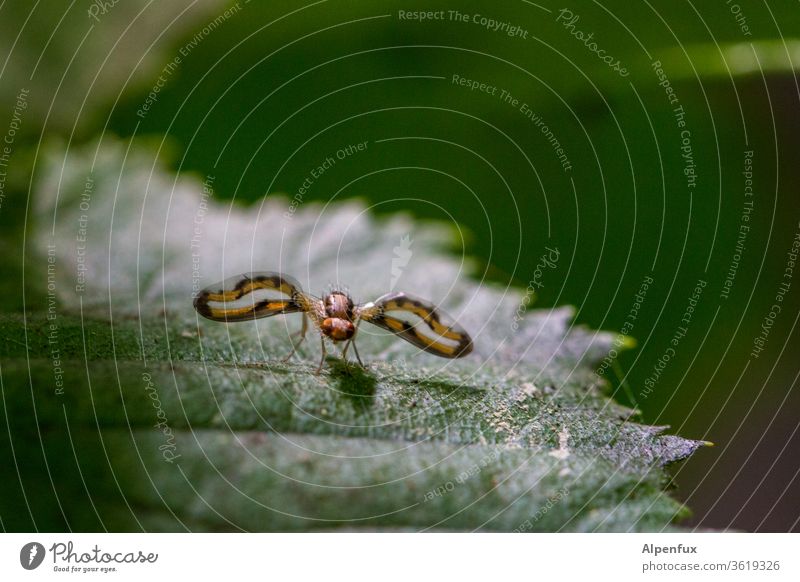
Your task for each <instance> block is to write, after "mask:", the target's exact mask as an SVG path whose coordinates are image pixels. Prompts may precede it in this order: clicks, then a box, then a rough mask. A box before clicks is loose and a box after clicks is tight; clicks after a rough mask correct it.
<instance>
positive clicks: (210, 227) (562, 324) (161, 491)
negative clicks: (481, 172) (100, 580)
mask: <svg viewBox="0 0 800 582" xmlns="http://www.w3.org/2000/svg"><path fill="white" fill-rule="evenodd" d="M96 151H98V152H99V154H98V157H97V159H96V160H95V159H94V155H95V152H96ZM63 160H64V154H63V151H60V150H59V149H58V148H57V147H53V148H51V149H50V150H49V151H48V152H46V153H45V155H44V162H43V165H42V168H43V169H42V171H41V172H40V174H39V179H38V181H37V184H38V187H37V197H38V206H37V211H36V212H37V216H36V227H35V231H34V233H33V240H34V241H35V244H36V245H37V246H38V248H39V250H40V254H41V257H42V260H41V262H40V263H39V264H38V265H35V266H32V267H31V269H32V271H31V276H39V277H41V278H43V279H44V280H46V281H47V282H48V284H47V286H46V289H47V291H46V292H45V293H44V294H43V295H42V296H41V297H39V298H38V300H35V301H32V302H31V304H30V305H29V310H30V311H29V312H28V313H26V314H24V315H23V314H14V315H4V316H0V335H2V337H3V338H4V341H3V343H2V345H1V346H0V349H2V352H0V355H1V356H2V370H0V372H1V373H2V390H3V406H4V412H5V415H6V418H8V419H9V423H10V425H11V426H10V429H11V432H10V433H9V434H13V435H15V437H14V440H13V441H11V442H9V443H8V446H9V447H10V448H13V450H12V453H13V454H14V456H15V458H17V459H26V461H25V464H24V465H23V468H22V469H21V476H20V481H21V482H24V483H26V484H27V482H28V480H27V479H28V477H26V476H25V475H26V473H27V474H30V473H31V472H35V471H37V470H39V471H43V473H44V474H46V475H49V476H50V484H51V485H52V491H54V492H55V493H51V492H49V491H43V492H40V493H41V495H39V496H37V498H36V499H35V500H34V501H30V500H29V499H28V498H24V499H23V498H22V495H21V494H20V493H19V492H16V491H15V490H14V487H13V486H12V485H8V486H6V487H7V488H8V489H9V492H8V494H7V495H3V497H4V501H3V503H4V504H5V503H15V502H18V504H19V507H18V508H17V511H16V512H13V511H8V510H6V509H3V519H4V522H5V527H6V528H10V529H15V528H17V529H19V528H23V527H25V526H26V525H28V527H30V523H31V522H34V523H35V525H36V526H37V527H40V528H41V527H43V524H44V525H45V526H47V527H49V528H51V529H62V528H64V527H69V528H71V529H73V530H80V529H99V528H103V527H105V528H107V529H109V530H138V529H145V530H149V531H180V530H184V529H191V530H239V529H244V530H258V531H270V530H309V529H332V528H358V529H363V528H367V529H376V528H380V529H403V530H406V529H408V530H421V529H430V528H433V529H458V530H500V531H513V530H520V531H595V530H603V531H607V530H610V531H620V530H621V531H627V530H647V531H650V530H662V529H665V528H670V527H672V525H671V524H672V523H673V521H674V520H675V519H676V518H677V517H680V516H683V515H685V514H686V512H687V511H686V509H685V508H684V507H683V506H681V504H680V503H678V502H677V501H676V500H674V499H673V498H671V497H670V496H669V495H668V494H667V493H666V492H665V489H666V488H667V486H668V483H669V478H668V475H667V473H666V472H665V468H664V467H665V465H666V464H668V463H671V462H674V461H678V460H680V459H683V458H685V457H687V456H688V455H690V454H691V453H692V452H693V451H694V450H695V449H696V448H698V447H699V446H701V445H702V444H703V443H701V442H698V441H690V440H686V439H683V438H680V437H677V436H669V435H664V434H662V433H663V430H664V427H651V426H644V425H641V424H637V423H635V422H632V421H631V420H630V417H631V416H632V414H633V411H631V410H629V409H626V408H624V407H622V406H620V405H618V404H616V403H615V402H614V401H613V400H611V399H609V397H608V396H607V395H605V394H604V389H605V382H604V380H603V378H602V376H601V375H600V374H598V373H597V370H596V365H597V362H598V361H599V360H600V359H601V358H602V357H603V356H604V355H605V354H606V353H607V352H608V351H609V349H611V348H612V346H615V345H616V347H617V348H618V349H619V348H620V347H621V346H623V345H624V343H625V342H624V340H625V338H618V337H615V336H614V335H612V334H609V333H605V332H595V331H592V330H588V329H585V328H583V327H579V326H575V325H573V324H572V323H571V321H572V316H573V310H572V309H571V308H566V307H565V308H558V309H553V310H530V309H528V304H529V303H530V301H531V299H532V298H531V297H530V296H528V297H526V296H524V295H523V293H521V292H520V291H518V290H516V289H504V288H499V287H496V286H493V285H489V284H482V283H480V274H479V273H474V272H473V271H472V269H474V267H472V266H470V264H469V262H468V261H462V260H460V259H458V258H457V257H456V258H454V256H453V254H452V253H450V252H448V251H447V250H446V247H448V246H450V247H452V245H453V240H454V238H455V240H456V241H457V240H458V239H457V237H454V231H453V230H452V229H449V228H447V227H445V226H442V225H441V224H437V223H419V222H417V221H414V220H412V219H411V218H409V217H406V216H394V217H392V218H389V219H382V220H377V219H375V218H374V217H372V216H371V215H370V214H369V212H368V209H366V208H365V207H364V206H363V205H362V204H360V203H357V202H350V203H347V204H343V203H333V204H330V205H328V206H320V205H312V204H303V203H302V201H300V204H299V205H298V206H297V207H296V208H295V209H294V210H290V206H289V202H288V201H287V200H286V199H284V198H281V197H275V196H269V197H268V198H267V199H266V200H265V201H264V202H263V203H259V204H257V205H254V206H252V207H248V208H242V207H239V206H236V205H222V204H219V203H217V202H215V201H214V200H213V187H212V186H213V180H212V179H211V178H209V177H206V179H205V180H204V182H205V186H203V185H201V184H200V183H199V181H198V180H197V179H189V178H181V179H178V180H177V181H176V180H175V178H174V177H172V176H169V175H168V174H166V173H165V172H164V171H163V170H161V169H160V162H159V160H157V159H155V158H154V157H153V155H152V153H151V152H150V150H148V149H147V148H146V147H145V146H143V145H142V144H139V143H137V142H134V143H132V144H128V143H121V142H114V141H113V140H110V139H109V138H108V137H105V138H104V140H103V143H102V145H101V146H99V150H98V146H97V145H96V144H94V145H91V147H87V148H86V149H85V150H76V149H71V150H70V153H69V158H68V161H67V163H66V164H64V163H63ZM92 168H94V169H92ZM87 184H88V186H87ZM82 202H83V204H82ZM54 212H56V213H57V216H58V220H57V221H56V222H55V224H56V226H55V230H53V223H54V221H53V213H54ZM84 239H85V240H84ZM404 239H405V240H406V242H405V243H403V242H402V241H403V240H404ZM408 241H410V249H411V256H410V258H409V257H407V256H406V255H405V254H403V253H402V252H401V251H398V250H397V249H398V248H399V249H403V248H406V249H407V248H409V246H408ZM401 244H402V245H403V246H402V247H401ZM451 250H452V249H451ZM531 252H535V253H544V252H548V251H546V250H545V249H532V250H531ZM403 257H405V258H403ZM406 259H407V260H406ZM556 260H565V258H564V257H561V258H560V259H556ZM84 269H85V270H84ZM270 269H274V270H281V271H285V272H288V273H291V274H293V275H294V276H295V277H297V278H298V279H299V280H300V281H301V282H302V284H303V286H304V288H305V289H306V290H307V291H309V292H312V293H320V292H321V291H322V289H323V288H324V285H325V283H327V282H332V283H339V282H341V283H349V285H350V286H351V293H352V294H353V295H354V296H355V297H356V300H369V299H372V298H374V297H376V296H378V295H380V294H382V293H384V292H386V291H388V290H389V289H390V288H391V287H392V284H393V283H395V288H396V289H398V290H399V289H401V288H402V289H406V290H409V291H411V292H414V293H416V294H418V295H421V296H424V297H428V298H430V299H431V300H433V301H435V302H436V303H438V304H440V305H442V307H443V308H444V309H445V310H446V311H448V312H449V313H451V314H452V315H453V316H455V317H456V318H457V319H458V320H459V322H461V323H462V324H463V325H464V326H465V327H466V328H467V329H468V330H469V331H470V332H471V333H472V334H473V336H474V338H475V352H474V354H473V355H471V356H469V357H467V358H464V359H461V360H455V361H449V360H442V359H438V358H436V357H433V356H430V355H426V354H420V353H418V352H417V350H415V349H414V348H413V347H412V346H410V345H409V344H406V343H404V342H402V341H399V340H396V339H394V337H393V336H390V335H389V334H386V333H383V332H381V331H380V330H377V329H366V327H367V326H362V330H361V332H360V335H359V351H360V353H361V355H362V358H363V359H364V360H365V363H366V368H365V369H360V368H358V367H356V366H352V365H350V366H348V365H345V364H344V363H343V362H342V361H341V360H340V359H338V356H336V357H331V358H329V359H328V361H327V362H326V366H325V367H324V369H323V371H322V373H321V374H315V373H314V372H315V369H316V366H317V362H318V360H319V357H320V351H319V346H318V343H317V342H316V341H309V342H308V343H307V345H306V346H304V348H303V349H302V350H301V351H302V354H301V357H299V358H295V359H294V360H292V361H290V362H284V361H283V357H284V356H285V355H286V354H287V353H288V352H289V350H290V343H289V338H288V335H289V333H290V332H291V331H296V330H297V329H298V328H299V324H300V321H299V318H298V317H297V316H294V317H293V316H285V317H275V318H270V319H265V320H259V321H257V322H252V323H240V324H234V325H224V324H220V323H214V322H208V321H205V320H203V321H199V320H198V317H197V316H196V314H195V313H194V311H193V309H192V306H191V295H192V290H193V288H194V289H196V288H198V287H199V286H203V285H205V284H208V283H212V282H214V281H217V280H221V279H222V278H224V277H225V276H230V275H232V274H236V273H238V272H247V271H250V270H270ZM17 435H29V438H27V439H26V438H22V439H20V438H18V437H17ZM4 446H5V445H4ZM37 461H38V463H39V465H36V464H35V463H36V462H37ZM53 475H56V476H57V477H56V478H53ZM43 487H44V486H43ZM48 494H49V496H48ZM67 499H68V500H69V502H68V503H67V502H66V500H67ZM25 503H28V504H29V505H28V506H30V507H31V509H30V511H29V512H27V513H26V512H25V511H20V508H21V507H25V505H24V504H25ZM29 520H30V521H29Z"/></svg>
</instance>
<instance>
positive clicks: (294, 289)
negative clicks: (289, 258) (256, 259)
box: [194, 271, 314, 322]
mask: <svg viewBox="0 0 800 582" xmlns="http://www.w3.org/2000/svg"><path fill="white" fill-rule="evenodd" d="M313 301H314V300H313V298H311V297H309V296H308V295H306V294H305V293H303V290H302V289H301V287H300V284H299V283H298V282H297V281H296V280H295V279H294V278H292V277H289V276H288V275H284V274H282V273H277V272H274V271H264V272H256V273H246V274H244V275H237V276H236V277H231V278H229V279H226V280H225V281H223V282H222V283H217V284H215V285H211V286H209V287H206V288H205V289H203V290H202V291H201V292H200V293H199V294H198V295H197V297H196V298H195V300H194V308H195V309H196V310H197V312H198V313H199V314H200V315H202V316H203V317H205V318H206V319H211V320H213V321H227V322H233V321H249V320H252V319H260V318H262V317H270V316H271V315H277V314H279V313H297V312H299V311H308V310H309V308H310V305H311V304H312V303H313Z"/></svg>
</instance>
